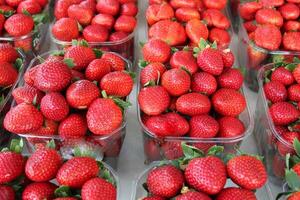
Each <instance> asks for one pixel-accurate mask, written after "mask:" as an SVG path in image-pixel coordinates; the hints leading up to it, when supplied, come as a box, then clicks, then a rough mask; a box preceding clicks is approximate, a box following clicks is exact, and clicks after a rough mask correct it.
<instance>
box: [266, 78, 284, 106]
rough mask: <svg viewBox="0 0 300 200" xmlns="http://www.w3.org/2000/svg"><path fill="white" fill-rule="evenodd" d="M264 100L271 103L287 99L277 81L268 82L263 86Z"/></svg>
mask: <svg viewBox="0 0 300 200" xmlns="http://www.w3.org/2000/svg"><path fill="white" fill-rule="evenodd" d="M264 93H265V95H266V98H267V99H268V100H270V101H271V102H272V103H276V102H282V101H285V100H286V99H287V97H288V93H287V90H286V88H285V86H284V85H283V84H282V83H280V82H278V81H270V82H268V83H265V85H264Z"/></svg>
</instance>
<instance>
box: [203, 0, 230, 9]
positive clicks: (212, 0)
mask: <svg viewBox="0 0 300 200" xmlns="http://www.w3.org/2000/svg"><path fill="white" fill-rule="evenodd" d="M203 3H204V6H205V7H206V8H208V9H218V10H222V9H224V8H225V6H226V3H227V0H204V1H203Z"/></svg>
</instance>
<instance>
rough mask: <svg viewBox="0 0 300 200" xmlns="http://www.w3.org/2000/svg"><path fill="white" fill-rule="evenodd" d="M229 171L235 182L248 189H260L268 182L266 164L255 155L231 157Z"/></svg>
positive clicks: (228, 165)
mask: <svg viewBox="0 0 300 200" xmlns="http://www.w3.org/2000/svg"><path fill="white" fill-rule="evenodd" d="M227 173H228V176H229V177H230V178H231V180H232V181H233V182H235V183H236V184H238V185H239V186H241V187H243V188H245V189H248V190H255V189H258V188H260V187H262V186H263V185H264V184H265V183H266V182H267V172H266V169H265V167H264V164H263V163H262V161H260V160H258V159H257V158H256V157H254V156H248V155H241V156H236V157H234V158H232V159H230V160H229V161H228V163H227Z"/></svg>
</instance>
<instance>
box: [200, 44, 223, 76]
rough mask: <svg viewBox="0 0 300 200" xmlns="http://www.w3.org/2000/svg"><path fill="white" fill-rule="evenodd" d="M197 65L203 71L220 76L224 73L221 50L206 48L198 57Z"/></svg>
mask: <svg viewBox="0 0 300 200" xmlns="http://www.w3.org/2000/svg"><path fill="white" fill-rule="evenodd" d="M197 63H198V66H199V68H200V69H201V70H203V71H204V72H207V73H210V74H212V75H220V74H221V73H222V71H223V67H224V64H223V59H222V55H221V53H220V51H219V50H217V49H213V48H211V47H208V48H205V49H204V50H202V51H201V52H200V53H199V54H198V56H197Z"/></svg>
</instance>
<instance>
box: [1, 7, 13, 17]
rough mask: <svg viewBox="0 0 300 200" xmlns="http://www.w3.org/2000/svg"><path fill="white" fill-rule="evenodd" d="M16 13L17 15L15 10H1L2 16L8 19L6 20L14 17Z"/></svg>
mask: <svg viewBox="0 0 300 200" xmlns="http://www.w3.org/2000/svg"><path fill="white" fill-rule="evenodd" d="M14 13H15V11H13V10H9V11H4V10H2V9H0V14H2V15H4V17H6V18H8V17H10V16H12V15H13V14H14Z"/></svg>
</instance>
